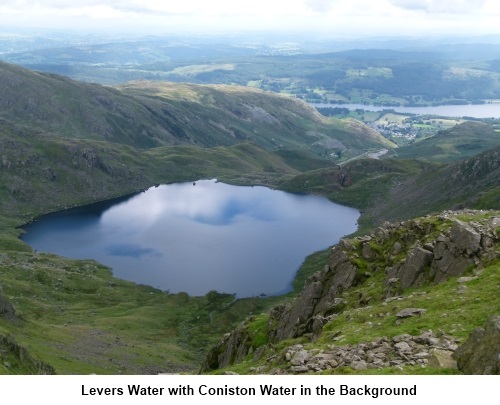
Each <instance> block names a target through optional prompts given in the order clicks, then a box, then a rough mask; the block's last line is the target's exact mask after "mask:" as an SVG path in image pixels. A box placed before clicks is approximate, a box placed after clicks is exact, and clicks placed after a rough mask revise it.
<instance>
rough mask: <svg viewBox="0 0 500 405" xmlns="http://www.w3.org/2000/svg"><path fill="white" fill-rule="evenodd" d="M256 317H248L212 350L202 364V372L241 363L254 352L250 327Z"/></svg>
mask: <svg viewBox="0 0 500 405" xmlns="http://www.w3.org/2000/svg"><path fill="white" fill-rule="evenodd" d="M253 321H254V317H252V316H250V317H248V318H247V319H246V320H245V321H244V322H242V323H241V324H240V325H239V326H238V327H236V329H234V330H233V331H232V332H231V333H227V334H225V335H224V336H223V338H222V340H221V341H220V342H219V343H217V344H216V345H215V346H214V347H212V348H211V349H210V351H209V352H208V354H207V356H206V357H205V360H204V361H203V363H202V364H201V371H200V372H202V373H203V372H206V371H210V370H215V369H217V368H222V367H226V366H229V365H231V364H235V363H239V362H240V361H242V360H243V359H244V358H245V357H246V356H247V355H248V354H250V353H251V352H252V350H253V347H252V336H251V333H250V332H249V329H248V325H249V324H250V323H251V322H253Z"/></svg>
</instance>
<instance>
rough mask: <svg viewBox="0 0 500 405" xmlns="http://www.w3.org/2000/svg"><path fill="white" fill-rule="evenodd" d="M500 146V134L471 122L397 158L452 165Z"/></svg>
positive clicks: (399, 152)
mask: <svg viewBox="0 0 500 405" xmlns="http://www.w3.org/2000/svg"><path fill="white" fill-rule="evenodd" d="M497 145H500V132H496V131H495V130H494V129H493V128H492V127H491V126H490V125H488V124H483V123H481V122H475V121H468V122H464V123H462V124H458V125H456V126H454V127H453V128H450V129H447V130H442V131H439V132H438V133H437V134H436V135H434V136H432V137H430V138H426V139H424V140H422V141H419V142H416V143H414V144H411V145H409V146H404V147H401V148H398V150H397V155H398V157H399V158H403V159H426V160H433V161H437V162H450V161H454V160H462V159H466V158H468V157H471V156H473V155H476V154H478V153H480V152H483V151H485V150H487V149H490V148H492V147H495V146H497Z"/></svg>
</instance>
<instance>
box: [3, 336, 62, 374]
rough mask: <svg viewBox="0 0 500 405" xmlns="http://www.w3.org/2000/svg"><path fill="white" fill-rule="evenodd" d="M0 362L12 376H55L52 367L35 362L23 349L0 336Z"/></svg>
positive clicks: (12, 341) (10, 339)
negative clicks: (11, 372)
mask: <svg viewBox="0 0 500 405" xmlns="http://www.w3.org/2000/svg"><path fill="white" fill-rule="evenodd" d="M0 362H1V365H2V366H3V367H4V368H6V369H8V370H10V371H13V373H14V374H20V373H22V374H44V375H45V374H56V372H55V369H54V368H53V367H52V366H50V365H49V364H46V363H44V362H42V361H38V360H35V359H34V358H33V357H31V356H30V354H29V353H28V350H26V348H25V347H23V346H20V345H18V344H17V343H16V342H15V341H14V340H13V339H12V338H10V337H8V336H4V335H0Z"/></svg>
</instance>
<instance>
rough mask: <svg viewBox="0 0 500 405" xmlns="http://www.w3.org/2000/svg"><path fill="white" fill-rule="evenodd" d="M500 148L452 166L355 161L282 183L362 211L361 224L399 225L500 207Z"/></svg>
mask: <svg viewBox="0 0 500 405" xmlns="http://www.w3.org/2000/svg"><path fill="white" fill-rule="evenodd" d="M499 179H500V146H497V147H495V148H492V149H489V150H487V151H484V152H482V153H480V154H478V155H476V156H473V157H471V158H469V159H467V160H464V161H460V162H453V163H448V164H444V163H435V162H426V161H422V160H417V159H410V160H408V159H383V160H382V159H359V160H354V161H352V162H349V163H346V164H345V165H343V166H342V167H337V168H328V169H320V170H315V171H310V172H306V173H302V174H299V175H297V176H296V177H294V178H292V179H287V180H285V181H283V182H282V183H281V185H280V187H282V188H283V189H285V190H289V191H299V190H300V191H302V192H312V193H317V194H322V195H326V196H328V197H329V198H330V199H331V200H333V201H337V202H340V203H343V204H347V205H351V206H355V207H357V208H360V209H361V210H362V212H363V215H362V217H361V218H360V225H361V226H362V227H363V228H364V227H366V228H370V227H373V226H374V225H376V224H379V223H382V222H383V221H385V220H402V219H408V218H412V217H415V216H418V215H425V214H429V213H432V212H437V211H439V210H443V209H450V208H464V207H467V208H478V209H498V208H499V207H500V181H499Z"/></svg>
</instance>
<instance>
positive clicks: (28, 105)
mask: <svg viewBox="0 0 500 405" xmlns="http://www.w3.org/2000/svg"><path fill="white" fill-rule="evenodd" d="M0 118H3V119H4V120H6V121H9V122H12V123H14V124H22V125H26V126H30V127H34V128H37V129H39V130H42V131H45V132H51V133H56V134H58V135H60V136H63V137H66V138H85V139H95V140H106V141H110V142H114V143H119V144H125V145H130V146H135V147H140V148H150V147H156V146H161V145H197V146H204V147H207V146H208V147H212V146H230V145H234V144H236V143H240V142H242V141H254V142H256V143H258V144H259V145H261V146H263V147H264V148H266V149H279V148H292V149H296V148H307V149H310V150H312V151H314V152H315V153H320V152H321V153H322V154H324V153H325V151H326V152H328V150H329V149H330V148H329V147H328V142H325V140H326V141H329V140H331V139H332V138H335V139H338V140H339V141H341V142H342V143H344V144H345V147H346V148H353V149H354V150H355V151H359V150H363V151H365V150H367V149H370V148H377V147H381V146H384V145H385V146H387V145H389V146H390V142H388V141H387V140H385V139H384V138H383V137H382V136H381V135H380V134H378V133H377V132H376V131H374V130H372V129H370V128H368V127H366V126H364V125H363V124H361V123H343V122H340V121H336V120H329V119H325V118H323V117H322V116H321V115H320V114H318V113H317V112H316V111H315V110H314V109H313V108H311V107H310V106H308V105H307V104H306V103H304V102H302V101H299V100H296V99H293V98H291V97H286V96H279V95H275V94H272V93H269V92H263V91H260V90H255V89H250V88H244V87H235V86H195V85H187V84H171V83H164V82H135V83H130V84H126V85H122V86H120V87H118V88H110V87H104V86H100V85H95V84H87V83H81V82H76V81H73V80H70V79H68V78H65V77H63V76H57V75H50V74H44V73H37V72H33V71H29V70H27V69H24V68H21V67H18V66H15V65H9V64H6V63H0ZM325 145H326V146H325Z"/></svg>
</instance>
